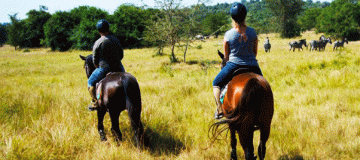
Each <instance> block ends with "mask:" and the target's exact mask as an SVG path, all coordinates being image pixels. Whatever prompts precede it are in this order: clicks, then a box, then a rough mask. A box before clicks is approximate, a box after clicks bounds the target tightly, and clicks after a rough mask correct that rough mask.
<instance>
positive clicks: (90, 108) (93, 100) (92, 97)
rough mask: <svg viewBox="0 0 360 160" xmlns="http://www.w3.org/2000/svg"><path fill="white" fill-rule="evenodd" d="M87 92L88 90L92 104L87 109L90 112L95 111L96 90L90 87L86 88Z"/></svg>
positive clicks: (96, 105) (96, 103)
mask: <svg viewBox="0 0 360 160" xmlns="http://www.w3.org/2000/svg"><path fill="white" fill-rule="evenodd" d="M88 90H89V93H90V96H91V99H92V101H91V102H92V103H91V105H90V106H89V107H88V108H89V110H90V111H95V110H96V109H97V108H98V107H99V104H98V102H97V98H96V88H95V87H92V86H91V87H89V88H88Z"/></svg>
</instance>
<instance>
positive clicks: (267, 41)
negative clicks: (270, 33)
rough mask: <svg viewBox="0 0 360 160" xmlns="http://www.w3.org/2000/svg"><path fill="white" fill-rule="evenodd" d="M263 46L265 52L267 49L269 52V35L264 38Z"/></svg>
mask: <svg viewBox="0 0 360 160" xmlns="http://www.w3.org/2000/svg"><path fill="white" fill-rule="evenodd" d="M264 48H265V52H268V51H269V53H270V48H271V44H270V41H269V37H266V40H265V43H264Z"/></svg>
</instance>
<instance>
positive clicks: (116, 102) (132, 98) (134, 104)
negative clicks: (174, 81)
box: [80, 55, 144, 147]
mask: <svg viewBox="0 0 360 160" xmlns="http://www.w3.org/2000/svg"><path fill="white" fill-rule="evenodd" d="M80 58H81V59H82V60H84V61H85V64H84V68H85V71H86V75H87V77H88V78H89V77H90V75H91V73H92V72H93V71H94V70H95V66H94V64H93V61H92V55H89V56H87V57H84V56H81V55H80ZM96 87H97V89H96V90H97V91H96V94H97V95H98V97H99V98H98V103H99V106H100V107H99V109H97V117H98V131H99V133H100V139H101V140H102V141H106V140H107V139H106V135H105V132H104V125H103V120H104V116H105V114H106V111H108V112H109V115H110V119H111V124H112V127H111V131H112V134H113V135H114V137H115V140H116V141H117V142H120V141H121V140H122V134H121V132H120V128H119V116H120V113H121V112H122V111H123V110H127V111H128V115H129V118H130V122H131V126H132V128H133V129H134V133H135V136H136V143H137V145H138V146H139V147H141V146H142V145H143V136H144V128H143V125H142V123H141V120H140V115H141V95H140V88H139V84H138V82H137V80H136V78H135V77H134V76H133V75H131V74H129V73H126V72H111V73H108V74H107V75H106V77H105V78H104V79H102V80H101V81H100V82H99V83H98V84H97V86H96Z"/></svg>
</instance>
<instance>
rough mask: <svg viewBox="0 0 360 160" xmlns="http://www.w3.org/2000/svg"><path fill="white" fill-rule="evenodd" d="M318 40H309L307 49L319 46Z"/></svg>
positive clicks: (315, 48) (311, 49) (314, 48)
mask: <svg viewBox="0 0 360 160" xmlns="http://www.w3.org/2000/svg"><path fill="white" fill-rule="evenodd" d="M319 44H320V41H318V40H312V41H310V42H309V48H310V49H309V51H313V50H317V49H318V48H319Z"/></svg>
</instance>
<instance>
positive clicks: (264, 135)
mask: <svg viewBox="0 0 360 160" xmlns="http://www.w3.org/2000/svg"><path fill="white" fill-rule="evenodd" d="M269 135H270V125H268V126H261V128H260V143H259V147H258V155H259V159H260V160H263V159H265V153H266V142H267V140H268V139H269Z"/></svg>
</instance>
